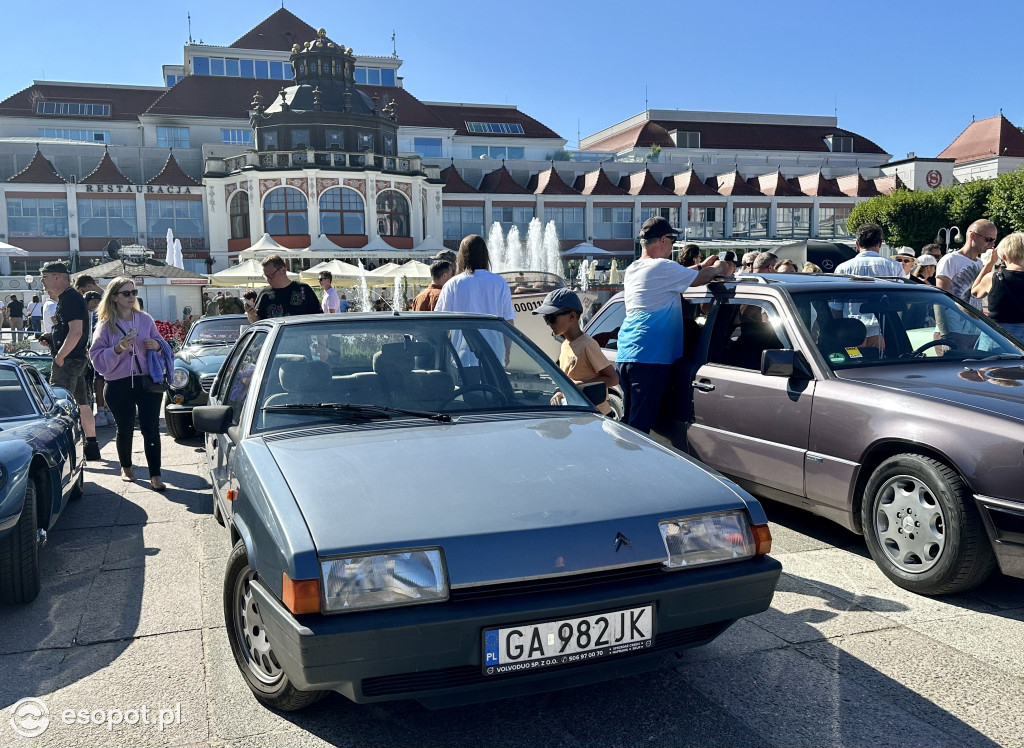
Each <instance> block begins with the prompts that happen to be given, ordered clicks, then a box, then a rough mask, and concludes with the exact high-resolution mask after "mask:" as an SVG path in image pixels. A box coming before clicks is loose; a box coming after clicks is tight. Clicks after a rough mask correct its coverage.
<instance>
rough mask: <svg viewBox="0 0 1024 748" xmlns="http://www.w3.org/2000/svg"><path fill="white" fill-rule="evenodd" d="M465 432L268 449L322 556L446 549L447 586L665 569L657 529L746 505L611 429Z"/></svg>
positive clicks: (420, 431) (604, 423) (297, 440)
mask: <svg viewBox="0 0 1024 748" xmlns="http://www.w3.org/2000/svg"><path fill="white" fill-rule="evenodd" d="M466 420H471V419H465V420H464V421H463V422H461V423H454V424H446V425H441V424H430V425H422V426H420V425H417V426H415V427H396V426H395V425H394V424H382V425H381V427H380V428H373V427H370V428H364V429H347V428H344V427H342V428H338V429H336V430H331V429H327V430H325V429H314V430H310V431H309V432H306V435H303V434H302V432H297V433H294V434H290V435H273V436H268V437H266V444H267V447H268V449H269V450H270V452H271V454H272V455H273V457H274V459H275V460H276V461H277V464H278V466H279V468H280V470H281V473H282V475H283V476H284V478H285V480H286V481H287V482H288V485H289V487H290V488H291V490H292V493H293V495H294V496H295V499H296V501H297V503H298V506H299V508H300V510H301V511H302V514H303V516H304V518H305V520H306V524H307V526H308V528H309V531H310V533H311V535H312V538H313V542H314V544H315V545H316V549H317V553H318V554H319V555H320V556H321V557H324V556H333V555H339V554H348V553H358V552H362V551H386V550H391V549H403V548H417V547H425V546H440V547H442V548H443V549H444V553H445V559H446V564H447V567H448V573H449V579H450V580H451V583H452V584H453V585H459V584H479V583H484V582H492V581H499V580H511V579H523V578H530V577H540V576H550V575H553V574H562V573H574V572H580V571H586V570H593V569H601V568H610V567H615V566H626V565H632V564H640V563H650V562H661V561H664V560H665V556H666V551H665V546H664V542H663V541H662V539H661V533H660V531H659V529H658V521H659V520H661V519H666V518H673V517H680V516H685V515H690V514H696V513H701V512H708V511H720V510H725V509H739V508H743V507H744V506H745V502H744V498H741V492H740V490H739V489H738V488H736V487H735V486H734V485H733V484H731V483H729V482H727V481H726V480H725V479H723V478H722V477H721V476H719V475H717V474H716V473H713V472H711V471H710V470H709V469H708V468H706V467H705V466H703V465H700V464H699V463H695V462H693V461H691V460H690V459H689V458H683V457H680V456H679V455H678V454H677V453H675V452H672V451H670V450H668V449H666V448H664V447H662V446H660V445H658V444H656V443H655V442H653V441H651V440H650V439H647V438H646V437H644V436H642V435H640V434H638V433H637V432H635V431H632V430H630V429H628V428H626V427H624V426H622V425H620V424H618V423H615V422H613V421H609V420H607V419H603V418H598V417H595V416H591V415H581V416H561V415H560V416H557V417H550V418H528V419H524V418H518V419H517V418H512V419H509V418H503V419H500V420H498V419H480V420H478V421H476V422H466ZM325 431H327V433H324V432H325ZM742 496H743V497H745V498H747V499H749V497H747V496H746V494H742ZM751 502H752V503H754V502H753V501H752V500H751ZM755 506H756V503H755ZM758 512H760V509H759V508H758ZM758 516H760V514H758ZM618 533H622V535H623V536H625V537H626V538H627V539H628V540H629V544H628V545H627V544H626V543H618V544H616V542H615V541H616V536H617V534H618Z"/></svg>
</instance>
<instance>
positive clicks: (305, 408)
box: [263, 403, 452, 423]
mask: <svg viewBox="0 0 1024 748" xmlns="http://www.w3.org/2000/svg"><path fill="white" fill-rule="evenodd" d="M263 410H265V411H267V410H269V411H293V412H295V411H297V412H307V413H324V412H327V413H338V414H345V415H355V416H365V417H368V418H391V417H392V416H393V415H396V414H397V415H403V416H413V417H414V418H426V419H427V420H430V421H437V422H438V423H451V420H452V417H451V416H450V415H449V414H448V413H431V412H429V411H425V410H408V409H406V408H392V407H390V406H387V405H359V404H357V403H282V404H281V405H265V406H263Z"/></svg>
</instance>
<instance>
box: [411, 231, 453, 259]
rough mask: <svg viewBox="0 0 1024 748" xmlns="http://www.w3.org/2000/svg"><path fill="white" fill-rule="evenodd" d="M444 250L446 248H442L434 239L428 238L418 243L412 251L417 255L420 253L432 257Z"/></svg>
mask: <svg viewBox="0 0 1024 748" xmlns="http://www.w3.org/2000/svg"><path fill="white" fill-rule="evenodd" d="M445 249H448V247H446V246H444V245H443V244H442V243H441V242H439V241H438V240H437V239H435V238H434V237H432V236H428V237H427V238H425V239H424V240H423V241H422V242H420V243H419V244H418V245H417V246H416V248H415V249H414V250H413V251H414V252H417V253H419V252H422V253H423V254H432V255H433V254H437V253H438V252H440V251H442V250H445Z"/></svg>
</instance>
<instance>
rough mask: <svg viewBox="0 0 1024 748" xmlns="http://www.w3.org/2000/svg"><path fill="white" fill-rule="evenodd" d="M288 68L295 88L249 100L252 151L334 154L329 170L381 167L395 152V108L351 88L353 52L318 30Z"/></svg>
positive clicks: (295, 52)
mask: <svg viewBox="0 0 1024 748" xmlns="http://www.w3.org/2000/svg"><path fill="white" fill-rule="evenodd" d="M291 63H292V69H293V70H294V72H295V85H292V86H289V87H287V88H282V89H281V90H280V92H279V94H278V96H277V97H276V98H275V99H274V100H273V101H272V102H269V103H267V102H264V101H263V100H262V96H261V95H260V94H256V97H255V98H254V99H253V110H252V118H251V124H252V128H253V130H254V131H255V134H256V139H255V143H256V149H257V150H258V151H260V152H261V153H266V152H268V151H306V150H313V151H335V152H340V153H333V154H330V160H331V162H332V163H331V165H333V166H348V167H355V168H359V167H367V166H369V167H374V166H376V167H378V168H382V167H385V159H393V158H394V157H395V155H396V150H397V143H398V137H397V135H398V123H397V121H396V117H395V113H394V106H393V105H391V104H389V103H386V102H381V103H380V104H378V103H377V102H375V101H374V100H373V99H371V98H370V97H369V96H367V95H366V94H365V93H363V92H362V91H360V90H359V89H357V88H356V83H355V78H354V74H355V56H354V55H353V54H352V49H351V48H348V49H346V47H345V45H344V44H336V43H335V42H333V41H332V40H331V39H329V38H328V37H327V32H326V31H324V30H323V29H320V30H319V31H317V38H316V39H314V40H313V41H309V42H306V43H305V44H302V45H299V44H296V45H294V46H293V47H292V56H291ZM294 155H298V154H293V160H292V163H296V161H295V160H294ZM324 155H325V156H326V155H327V154H324ZM317 158H318V159H320V158H321V156H320V155H319V154H318V155H317ZM371 159H372V160H371Z"/></svg>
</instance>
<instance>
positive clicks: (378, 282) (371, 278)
mask: <svg viewBox="0 0 1024 748" xmlns="http://www.w3.org/2000/svg"><path fill="white" fill-rule="evenodd" d="M388 265H393V263H390V262H389V263H388ZM381 270H383V271H384V272H381ZM395 278H405V279H406V280H407V281H408V282H409V283H410V284H418V285H421V286H423V285H427V284H429V283H430V266H429V265H425V264H423V263H422V262H417V261H416V260H410V261H409V262H406V263H405V264H403V265H394V266H393V267H387V265H382V266H381V267H379V268H377V269H376V270H374V271H373V272H372V273H368V274H367V276H366V282H367V283H368V284H369V285H371V286H388V285H392V284H393V283H394V282H395Z"/></svg>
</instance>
